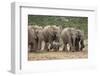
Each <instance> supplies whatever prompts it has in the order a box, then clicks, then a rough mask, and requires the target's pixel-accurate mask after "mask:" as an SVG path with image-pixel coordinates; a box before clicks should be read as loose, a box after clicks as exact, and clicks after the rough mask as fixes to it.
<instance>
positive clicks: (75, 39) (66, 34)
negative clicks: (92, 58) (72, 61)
mask: <svg viewBox="0 0 100 76" xmlns="http://www.w3.org/2000/svg"><path fill="white" fill-rule="evenodd" d="M61 39H62V42H63V49H62V50H64V51H66V50H67V51H68V49H67V47H66V46H67V44H69V46H70V51H79V50H82V49H83V48H84V34H83V32H82V31H81V30H79V29H75V28H64V29H63V31H62V32H61Z"/></svg>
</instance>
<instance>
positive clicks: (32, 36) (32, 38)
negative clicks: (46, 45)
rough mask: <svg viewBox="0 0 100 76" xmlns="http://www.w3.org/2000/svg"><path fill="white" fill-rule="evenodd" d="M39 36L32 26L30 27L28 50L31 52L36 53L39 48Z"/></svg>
mask: <svg viewBox="0 0 100 76" xmlns="http://www.w3.org/2000/svg"><path fill="white" fill-rule="evenodd" d="M37 40H38V38H37V35H36V32H35V29H34V27H33V26H32V25H29V26H28V49H29V51H36V48H37V47H36V46H37Z"/></svg>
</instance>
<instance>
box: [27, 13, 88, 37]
mask: <svg viewBox="0 0 100 76" xmlns="http://www.w3.org/2000/svg"><path fill="white" fill-rule="evenodd" d="M28 25H38V26H46V25H51V26H52V25H57V26H62V27H63V28H65V27H74V28H77V29H81V30H82V31H84V33H85V37H86V38H87V36H88V17H73V16H72V17H71V16H46V15H45V16H43V15H28Z"/></svg>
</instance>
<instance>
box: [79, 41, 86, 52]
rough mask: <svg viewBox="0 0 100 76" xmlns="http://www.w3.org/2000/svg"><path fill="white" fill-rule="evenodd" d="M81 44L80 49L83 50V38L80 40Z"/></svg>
mask: <svg viewBox="0 0 100 76" xmlns="http://www.w3.org/2000/svg"><path fill="white" fill-rule="evenodd" d="M80 45H81V48H80V50H81V51H82V49H83V48H84V47H85V46H84V41H83V40H81V41H80Z"/></svg>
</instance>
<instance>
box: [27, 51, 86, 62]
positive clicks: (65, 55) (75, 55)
mask: <svg viewBox="0 0 100 76" xmlns="http://www.w3.org/2000/svg"><path fill="white" fill-rule="evenodd" d="M82 58H88V51H80V52H42V53H34V52H31V53H30V52H29V53H28V60H29V61H34V60H54V59H82Z"/></svg>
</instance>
